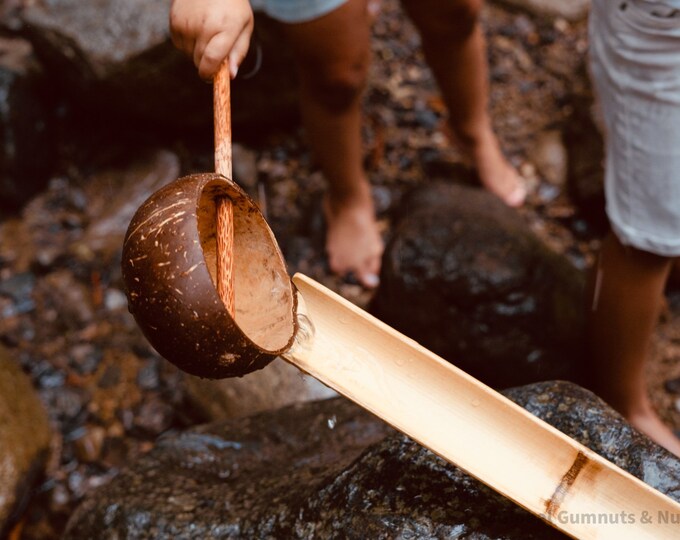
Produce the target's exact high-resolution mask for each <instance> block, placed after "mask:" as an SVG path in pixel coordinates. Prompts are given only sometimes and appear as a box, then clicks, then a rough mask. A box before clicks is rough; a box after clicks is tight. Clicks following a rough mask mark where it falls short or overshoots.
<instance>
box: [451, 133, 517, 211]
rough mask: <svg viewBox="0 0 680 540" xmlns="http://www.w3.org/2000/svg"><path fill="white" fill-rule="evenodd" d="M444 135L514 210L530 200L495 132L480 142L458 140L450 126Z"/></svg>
mask: <svg viewBox="0 0 680 540" xmlns="http://www.w3.org/2000/svg"><path fill="white" fill-rule="evenodd" d="M444 132H445V133H446V135H447V136H448V137H449V139H450V140H451V142H452V143H453V144H454V145H456V146H457V147H458V148H460V150H461V151H462V152H464V153H465V155H466V157H467V158H468V160H469V161H470V165H471V166H473V167H474V168H475V169H476V170H477V176H478V177H479V181H480V182H481V183H482V185H483V186H484V188H485V189H486V190H487V191H489V192H491V193H493V194H494V195H496V196H497V197H498V198H500V199H501V200H502V201H503V202H504V203H505V204H507V205H508V206H510V207H513V208H516V207H519V206H522V205H523V204H524V201H525V199H526V196H527V189H526V186H525V184H524V181H523V180H522V178H521V177H520V176H519V175H518V174H517V171H516V170H515V169H514V167H513V166H512V165H510V163H509V162H508V160H507V159H506V158H505V156H504V155H503V152H502V151H501V147H500V144H499V142H498V138H497V137H496V135H495V134H494V133H493V131H491V130H490V129H489V130H487V131H485V132H484V133H483V134H482V135H481V136H480V137H479V138H477V139H471V138H470V139H468V138H465V139H463V138H461V137H458V136H457V135H455V134H454V133H453V131H452V130H451V128H449V127H448V125H446V127H445V128H444Z"/></svg>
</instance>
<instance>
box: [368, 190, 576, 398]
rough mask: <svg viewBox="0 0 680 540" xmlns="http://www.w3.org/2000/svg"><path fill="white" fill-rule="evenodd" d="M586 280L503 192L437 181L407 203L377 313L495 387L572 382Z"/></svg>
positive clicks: (374, 308) (373, 308)
mask: <svg viewBox="0 0 680 540" xmlns="http://www.w3.org/2000/svg"><path fill="white" fill-rule="evenodd" d="M583 281H584V280H583V276H582V275H581V273H579V271H577V270H576V269H575V268H574V267H573V266H572V265H571V264H570V263H569V261H568V260H566V259H565V258H563V257H561V256H559V255H558V254H556V253H555V252H553V251H551V250H550V249H549V248H548V247H547V246H546V245H544V244H543V242H542V241H541V240H540V239H539V238H538V237H536V235H535V234H533V232H532V231H531V230H530V229H529V227H528V225H527V224H526V223H525V222H524V220H523V219H522V218H521V216H520V215H519V214H518V213H517V212H516V211H514V210H512V209H510V208H508V207H507V206H505V205H504V204H503V203H502V202H501V201H500V199H498V198H497V197H494V196H493V195H491V194H489V193H488V192H486V191H484V190H481V189H476V188H469V187H464V186H457V185H451V184H444V183H441V182H438V183H437V182H435V183H432V184H430V185H427V186H425V187H424V188H420V189H418V190H417V191H416V192H414V193H413V194H412V195H411V196H410V197H408V198H407V199H406V200H405V202H404V204H403V205H402V208H401V211H400V214H399V217H398V218H397V220H396V224H395V227H394V229H393V236H392V239H391V241H390V242H389V244H388V246H387V248H386V250H385V255H384V257H383V268H382V275H381V280H380V288H379V289H378V291H377V293H376V295H375V297H374V299H373V303H372V306H371V311H372V312H373V313H374V314H375V315H377V316H378V317H379V318H380V319H382V320H383V321H385V322H386V323H387V324H389V325H390V326H392V327H394V328H396V329H397V330H399V331H400V332H402V333H404V334H406V335H407V336H409V337H411V338H413V339H415V340H416V341H418V342H419V343H421V344H422V345H424V346H425V347H427V348H428V349H430V350H431V351H433V352H435V353H437V354H439V355H440V356H442V357H443V358H444V359H446V360H448V361H450V362H452V363H454V364H456V365H457V366H459V367H460V368H462V369H463V370H464V371H467V372H468V373H470V374H471V375H473V376H475V377H477V378H479V379H481V380H482V381H484V382H485V383H487V384H489V385H491V386H494V387H499V388H507V387H510V386H517V385H521V384H527V383H530V382H537V381H541V380H548V379H570V380H573V379H575V378H576V377H577V375H578V373H577V372H578V366H577V365H575V363H576V359H578V358H580V357H582V346H583V345H582V344H583V313H582V312H583V303H582V302H583Z"/></svg>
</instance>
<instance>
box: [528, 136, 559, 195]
mask: <svg viewBox="0 0 680 540" xmlns="http://www.w3.org/2000/svg"><path fill="white" fill-rule="evenodd" d="M529 159H530V160H531V161H532V162H533V163H534V165H536V168H537V169H538V172H539V173H540V174H541V176H543V178H545V179H546V180H547V181H548V182H549V183H550V184H552V185H554V186H559V187H563V186H564V185H565V183H566V180H567V151H566V149H565V147H564V143H563V142H562V133H561V132H559V131H557V130H551V131H545V132H542V133H540V134H539V135H538V136H537V138H536V141H535V144H533V145H532V146H531V148H530V149H529Z"/></svg>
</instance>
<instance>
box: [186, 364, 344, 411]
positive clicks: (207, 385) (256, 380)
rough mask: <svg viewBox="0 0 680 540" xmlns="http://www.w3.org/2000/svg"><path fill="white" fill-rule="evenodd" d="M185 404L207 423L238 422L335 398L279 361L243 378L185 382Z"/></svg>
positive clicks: (189, 379) (314, 380)
mask: <svg viewBox="0 0 680 540" xmlns="http://www.w3.org/2000/svg"><path fill="white" fill-rule="evenodd" d="M185 382H186V391H187V396H186V397H187V400H188V401H189V403H190V404H191V405H193V406H194V408H196V409H197V411H198V412H199V413H200V414H201V416H202V417H203V418H205V419H206V420H207V421H213V420H224V419H227V418H238V417H241V416H250V415H252V414H255V413H258V412H262V411H267V410H273V409H278V408H280V407H283V406H285V405H291V404H293V403H300V402H304V401H314V400H319V399H327V398H330V397H335V396H337V394H336V393H335V392H334V391H333V390H331V389H330V388H328V387H327V386H325V385H323V384H322V383H320V382H319V381H317V380H316V379H315V378H314V377H310V376H309V375H306V374H304V373H303V372H302V371H300V370H299V369H297V368H296V367H294V366H292V365H290V364H289V363H287V362H285V361H284V360H281V359H280V358H278V359H276V360H274V362H272V363H271V364H269V365H268V366H267V368H266V369H262V370H260V371H255V372H253V373H250V374H248V376H247V377H241V378H231V379H221V380H217V381H215V380H208V379H201V378H199V377H192V376H190V375H189V376H187V377H186V378H185Z"/></svg>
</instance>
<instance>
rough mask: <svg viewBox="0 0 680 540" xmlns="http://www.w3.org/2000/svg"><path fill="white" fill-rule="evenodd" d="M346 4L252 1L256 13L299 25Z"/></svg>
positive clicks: (340, 1) (336, 0) (332, 1)
mask: <svg viewBox="0 0 680 540" xmlns="http://www.w3.org/2000/svg"><path fill="white" fill-rule="evenodd" d="M346 2H347V0H319V1H316V2H309V1H308V0H306V1H302V2H300V1H298V2H285V1H281V0H259V1H257V0H252V1H251V5H252V7H253V10H254V11H259V12H262V13H265V14H266V15H268V16H269V17H271V18H272V19H274V20H276V21H279V22H282V23H287V24H297V23H304V22H309V21H313V20H314V19H318V18H319V17H323V16H324V15H327V14H328V13H330V12H332V11H334V10H336V9H338V8H339V7H340V6H342V5H343V4H345V3H346Z"/></svg>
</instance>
